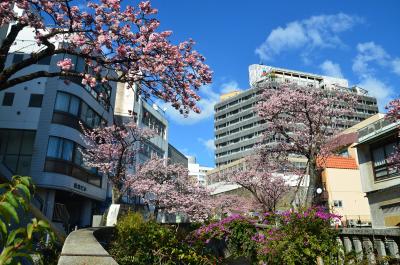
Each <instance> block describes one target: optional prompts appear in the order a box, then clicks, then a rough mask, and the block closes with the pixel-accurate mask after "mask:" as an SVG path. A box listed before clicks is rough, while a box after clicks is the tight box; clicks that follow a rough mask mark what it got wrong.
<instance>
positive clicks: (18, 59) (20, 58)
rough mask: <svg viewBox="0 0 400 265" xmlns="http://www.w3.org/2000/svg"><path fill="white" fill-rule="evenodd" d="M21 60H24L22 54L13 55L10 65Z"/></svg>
mask: <svg viewBox="0 0 400 265" xmlns="http://www.w3.org/2000/svg"><path fill="white" fill-rule="evenodd" d="M23 59H24V54H23V53H14V56H13V60H12V63H13V64H15V63H19V62H22V60H23Z"/></svg>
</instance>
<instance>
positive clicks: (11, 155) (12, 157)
mask: <svg viewBox="0 0 400 265" xmlns="http://www.w3.org/2000/svg"><path fill="white" fill-rule="evenodd" d="M34 140H35V132H34V131H27V130H0V161H1V162H2V163H3V164H4V165H5V166H6V167H7V168H8V169H9V170H10V171H11V172H12V173H13V174H19V175H29V171H30V168H31V159H32V152H33V143H34Z"/></svg>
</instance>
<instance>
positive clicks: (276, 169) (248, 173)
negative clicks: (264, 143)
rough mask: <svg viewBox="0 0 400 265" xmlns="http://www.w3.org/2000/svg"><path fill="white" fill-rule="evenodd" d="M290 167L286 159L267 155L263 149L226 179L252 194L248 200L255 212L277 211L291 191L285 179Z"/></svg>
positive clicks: (248, 158) (276, 154)
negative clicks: (284, 197)
mask: <svg viewBox="0 0 400 265" xmlns="http://www.w3.org/2000/svg"><path fill="white" fill-rule="evenodd" d="M288 166H290V164H289V163H288V161H287V159H286V157H283V156H282V155H281V154H278V153H275V154H273V155H272V154H269V153H266V152H265V149H264V148H261V149H258V150H257V151H256V152H255V154H254V155H251V156H249V157H247V158H246V159H245V161H244V163H243V168H242V169H239V170H236V171H234V172H231V173H230V174H227V175H226V176H225V178H226V179H227V181H229V182H231V183H236V184H238V185H240V186H241V187H242V188H243V189H245V190H247V191H248V192H250V193H251V195H252V196H251V198H247V199H248V200H249V202H248V204H249V203H250V205H251V207H252V208H253V210H259V209H261V210H262V211H263V212H267V211H275V210H276V206H277V203H278V202H279V200H280V199H282V197H283V195H284V194H285V193H287V192H288V191H289V186H288V184H287V182H286V181H285V179H284V177H283V176H284V174H285V172H286V171H287V167H288Z"/></svg>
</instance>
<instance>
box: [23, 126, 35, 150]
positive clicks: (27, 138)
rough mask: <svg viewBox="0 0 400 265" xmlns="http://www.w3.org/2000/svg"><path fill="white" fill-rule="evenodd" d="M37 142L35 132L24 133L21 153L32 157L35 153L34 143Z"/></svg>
mask: <svg viewBox="0 0 400 265" xmlns="http://www.w3.org/2000/svg"><path fill="white" fill-rule="evenodd" d="M34 141H35V132H29V131H28V132H24V136H23V138H22V145H21V151H20V153H21V154H23V155H31V154H32V153H33V143H34Z"/></svg>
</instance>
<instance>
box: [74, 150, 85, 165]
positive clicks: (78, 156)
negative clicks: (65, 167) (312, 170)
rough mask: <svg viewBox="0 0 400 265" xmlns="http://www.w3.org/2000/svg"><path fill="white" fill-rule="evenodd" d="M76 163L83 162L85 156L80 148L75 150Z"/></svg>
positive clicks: (80, 163)
mask: <svg viewBox="0 0 400 265" xmlns="http://www.w3.org/2000/svg"><path fill="white" fill-rule="evenodd" d="M74 163H75V164H76V165H79V166H82V164H83V156H82V152H81V150H80V148H75V150H74Z"/></svg>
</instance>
